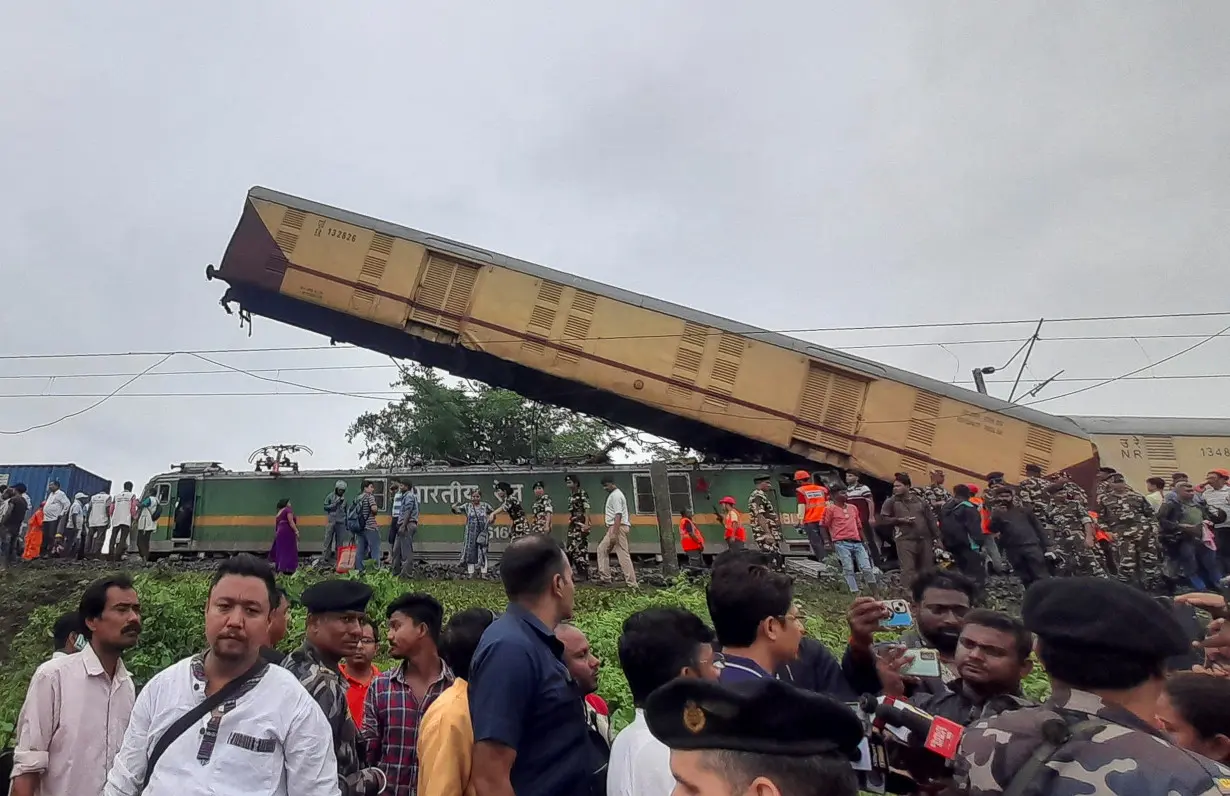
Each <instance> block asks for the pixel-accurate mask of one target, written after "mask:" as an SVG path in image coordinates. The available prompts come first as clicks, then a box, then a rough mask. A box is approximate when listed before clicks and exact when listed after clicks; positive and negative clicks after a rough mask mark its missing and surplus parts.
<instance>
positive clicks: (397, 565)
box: [390, 481, 419, 578]
mask: <svg viewBox="0 0 1230 796" xmlns="http://www.w3.org/2000/svg"><path fill="white" fill-rule="evenodd" d="M393 506H394V511H396V512H397V513H396V514H394V515H393V528H394V531H393V533H392V539H390V542H391V543H392V545H393V561H392V566H391V571H392V572H393V574H395V575H401V576H402V577H403V578H409V577H412V576H413V574H414V536H415V534H417V533H418V530H419V493H418V492H415V491H414V484H412V483H410V482H409V481H402V482H401V484H400V487H399V489H398V492H397V497H396V498H394V500H393Z"/></svg>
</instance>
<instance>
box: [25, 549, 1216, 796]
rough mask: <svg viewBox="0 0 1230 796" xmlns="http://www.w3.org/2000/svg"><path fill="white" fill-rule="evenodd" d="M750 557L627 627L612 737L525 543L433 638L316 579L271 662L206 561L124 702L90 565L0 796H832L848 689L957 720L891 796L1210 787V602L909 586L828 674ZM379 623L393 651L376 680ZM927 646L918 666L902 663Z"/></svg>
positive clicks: (850, 713)
mask: <svg viewBox="0 0 1230 796" xmlns="http://www.w3.org/2000/svg"><path fill="white" fill-rule="evenodd" d="M774 564H775V561H774V560H773V558H772V557H770V556H767V555H764V554H762V553H761V552H759V551H756V550H734V551H729V552H726V553H724V554H722V555H721V556H719V557H718V558H717V559H716V560H715V561H714V562H713V566H712V572H711V576H710V580H709V583H708V585H707V587H706V599H707V607H708V612H709V616H710V620H711V622H712V625H711V626H710V625H707V624H706V623H705V621H703V620H702V619H701V617H699V616H697V615H695V614H693V613H690V612H689V611H686V610H684V609H681V608H677V607H668V606H661V607H652V608H648V609H646V610H643V611H640V612H638V613H636V614H633V615H632V616H629V617H628V618H627V619H626V621H625V622H624V623H623V627H622V634H621V636H620V639H619V643H618V659H619V660H618V665H619V666H620V667H621V669H622V671H623V674H624V676H625V677H626V679H627V682H628V686H629V690H630V692H631V696H632V701H633V705H634V708H635V715H634V718H633V719H632V721H631V723H630V724H629V725H628V726H627V727H625V728H623V729H622V730H621V731H619V732H618V733H614V734H613V733H612V728H611V724H610V721H609V717H608V716H607V715H606V714H607V706H606V705H605V703H603V702H602V701H601V699H599V698H597V697H596V695H595V694H594V692H595V691H596V689H597V685H598V673H599V671H600V664H601V662H600V661H599V660H597V658H596V657H595V656H594V655H593V653H592V651H591V650H590V648H589V644H588V641H587V639H586V638H585V636H584V634H583V633H582V632H581V631H580V630H579V629H577V627H576V626H574V625H572V624H571V623H570V620H571V619H572V618H573V595H574V580H573V572H572V567H571V565H570V564H569V561H568V558H567V555H566V552H565V550H564V548H563V547H562V546H561V545H560V544H559V543H558V542H556V541H555V540H554V539H552V538H551V537H550V536H549V535H547V534H530V535H528V536H525V537H522V538H520V539H518V540H516V541H514V542H513V543H511V544H510V545H509V547H508V549H507V551H506V552H505V554H504V557H503V560H502V562H501V565H500V578H501V581H502V583H503V585H504V590H505V593H506V595H507V598H508V606H507V608H506V609H505V611H504V612H503V613H502V614H497V613H496V612H494V611H492V610H490V609H488V608H483V607H474V608H468V609H465V610H459V611H456V612H455V613H453V615H452V616H451V617H450V618H449V619H448V620H447V622H446V621H445V614H446V610H445V608H446V607H445V606H443V605H442V604H441V603H440V602H439V601H438V600H437V599H436V598H435V597H433V596H432V595H430V594H427V593H422V592H414V593H407V594H405V595H403V596H401V597H399V598H397V599H395V600H393V601H392V602H391V603H390V604H389V605H388V606H387V608H386V610H385V615H384V616H383V617H382V618H380V619H379V620H377V619H375V618H373V617H371V616H369V615H368V607H369V604H370V601H371V599H372V592H371V589H370V587H369V586H367V585H366V584H365V583H364V582H363V581H362V580H358V579H334V580H325V581H321V582H318V583H316V584H314V585H312V586H311V587H309V588H307V589H306V590H304V591H303V592H302V594H300V595H299V597H298V600H299V602H300V603H301V604H302V605H303V606H304V607H305V608H306V611H307V623H306V632H305V637H304V642H303V644H302V645H301V646H300V647H298V648H297V649H295V650H293V651H290V652H289V653H287V652H283V651H279V650H278V649H277V646H278V645H279V644H280V642H281V641H282V640H283V638H284V637H285V634H286V621H287V611H288V608H289V605H290V598H289V597H288V595H286V594H285V592H283V591H281V590H280V589H279V586H278V584H277V583H276V581H275V576H274V572H273V569H272V567H270V565H269V564H268V563H267V562H266V561H263V560H259V559H257V558H254V557H252V556H249V555H238V556H234V557H232V558H229V559H226V560H224V561H223V562H222V563H221V564H220V565H219V566H218V567H217V569H216V571H215V573H214V575H213V578H212V581H211V587H210V590H209V595H208V599H207V604H206V605H205V607H204V613H205V617H204V618H205V639H204V643H203V651H202V652H200V653H198V654H196V655H193V656H191V657H189V658H186V659H184V660H181V661H179V662H177V663H174V664H172V665H171V666H169V667H168V668H166V669H164V670H163V671H161V672H159V673H157V674H155V675H154V676H153V677H152V678H151V679H150V680H149V682H148V683H146V684H145V685H144V687H143V688H141V689H140V691H139V693H138V691H137V688H136V686H135V683H134V682H133V680H132V677H131V676H130V675H129V673H128V671H127V669H126V668H125V666H124V662H123V656H124V653H125V652H126V651H127V650H129V649H131V648H132V647H133V646H135V645H136V644H137V643H138V642H139V639H140V630H141V604H140V596H139V595H138V594H137V592H136V590H135V589H134V587H133V583H132V581H130V580H129V579H128V578H127V577H125V576H123V575H113V576H111V577H107V578H105V579H102V580H99V581H97V582H95V583H92V584H91V585H90V586H89V587H88V588H87V589H86V590H85V593H84V594H83V596H82V598H81V603H80V609H79V611H78V613H77V614H76V615H75V616H69V617H65V618H63V619H62V620H61V621H60V622H58V623H57V626H56V631H55V645H56V650H55V651H54V654H53V657H52V659H51V660H49V661H47V662H46V663H44V664H43V665H42V666H40V667H39V669H38V670H37V671H36V673H35V674H34V677H33V679H32V681H31V683H30V686H29V691H28V694H27V698H26V701H25V704H24V706H23V708H22V711H21V715H20V718H19V721H18V726H17V729H16V744H15V745H16V750H15V754H14V767H13V771H12V791H11V793H12V794H13V796H34V794H41V795H42V796H70V795H71V796H83V795H92V794H103V795H105V796H137V794H145V796H196V794H202V795H203V794H254V795H257V796H259V795H260V794H279V795H282V794H287V795H292V794H293V796H336V795H337V794H346V795H347V796H367V795H369V794H370V795H372V796H374V794H378V793H385V794H391V796H411V794H419V796H457V795H458V794H467V795H469V794H473V795H474V796H497V795H498V796H507V794H518V796H578V795H580V794H607V796H666V794H671V793H675V794H686V795H687V796H701V795H702V794H703V795H704V796H708V795H709V794H721V796H740V795H742V794H760V795H763V796H773V795H775V794H776V795H777V796H811V795H812V794H815V795H816V796H819V795H820V794H825V795H826V796H854V794H855V793H857V791H858V788H859V784H860V777H863V778H865V777H866V776H867V772H868V770H869V768H870V767H869V766H868V765H866V763H867V761H868V759H869V755H868V749H869V746H868V734H869V733H871V734H872V735H873V736H874V731H875V728H876V725H875V724H870V725H869V723H868V720H867V719H868V717H867V715H865V714H864V713H860V712H859V710H856V709H855V707H853V706H852V705H857V704H858V701H859V698H860V696H863V695H879V699H880V700H881V701H885V700H887V701H889V703H890V704H891V703H892V701H893V700H908V701H909V702H910V703H911V704H912V705H913V706H914V707H915V708H916V709H918V710H922V711H925V713H924V714H923V715H929V716H931V717H939V718H935V719H934V721H937V722H938V721H940V720H941V719H942V720H944V721H947V722H950V723H951V726H953V727H964V735H963V736H962V737H961V741H960V749H959V752H958V753H957V754H955V755H953V757H954V760H953V764H952V765H951V766H943V765H941V766H939V767H936V766H935V765H934V763H935V761H936V760H938V759H939V758H935V759H932V760H931V761H930V763H929V764H928V765H922V766H921V768H924V769H928V770H929V771H931V773H930V774H928V775H927V776H926V777H922V776H920V775H918V774H917V771H918V770H919V769H920V766H919V765H918V763H917V760H913V762H912V757H916V755H917V753H919V749H917V748H914V747H916V746H918V744H915V743H913V742H906V741H902V740H901V739H898V740H899V742H898V744H897V746H899V747H900V748H899V749H897V750H896V752H895V753H894V755H897V754H898V753H899V754H900V757H899V758H897V757H895V758H894V760H895V762H893V765H891V766H890V769H891V770H890V772H889V773H890V774H891V775H892V776H895V777H897V781H896V787H894V788H893V790H894V792H918V793H924V792H925V793H936V792H940V790H942V789H944V788H948V789H953V790H952V792H961V793H967V794H973V795H974V796H982V794H999V793H1022V792H1025V791H1024V790H1023V789H1022V788H1021V786H1020V785H1019V784H1015V783H1018V782H1019V781H1020V779H1021V778H1022V777H1024V778H1026V779H1028V780H1030V781H1032V782H1033V787H1034V790H1032V791H1029V792H1032V793H1039V794H1055V795H1056V796H1076V795H1077V794H1104V793H1114V794H1126V795H1128V796H1136V795H1137V794H1139V795H1140V796H1144V794H1176V795H1177V796H1186V795H1187V794H1201V795H1202V796H1207V795H1208V794H1215V793H1225V792H1227V790H1230V768H1226V767H1223V766H1222V763H1223V762H1225V761H1228V760H1230V678H1228V677H1227V676H1226V675H1227V673H1228V672H1230V627H1224V626H1223V625H1224V623H1225V619H1224V618H1223V617H1226V616H1230V612H1228V611H1227V607H1226V603H1225V600H1224V599H1222V598H1221V597H1219V596H1217V595H1214V594H1208V593H1205V594H1193V595H1188V596H1185V597H1182V598H1178V600H1177V605H1176V604H1174V603H1168V602H1163V601H1162V600H1159V599H1158V598H1154V597H1150V596H1148V595H1147V594H1145V593H1144V592H1143V591H1141V590H1139V589H1136V588H1133V587H1131V586H1128V585H1126V584H1122V583H1119V582H1116V581H1114V580H1111V579H1107V578H1087V577H1073V578H1057V579H1045V580H1042V581H1040V582H1037V583H1035V584H1033V585H1032V586H1031V587H1030V588H1029V590H1028V591H1027V593H1026V599H1025V603H1024V606H1023V615H1022V619H1016V618H1014V617H1011V616H1009V615H1006V614H1002V613H998V612H994V611H989V610H984V609H979V608H977V600H978V594H979V588H978V585H977V583H975V582H974V581H973V580H972V579H970V578H968V577H966V576H964V575H963V574H961V573H960V572H956V571H931V572H924V573H920V574H919V575H918V577H917V578H915V580H914V582H913V584H912V588H911V600H910V602H911V611H912V619H911V621H912V623H913V630H911V631H910V632H909V633H906V634H905V635H903V636H901V637H900V638H898V639H896V640H894V641H882V642H877V640H876V634H877V633H879V632H880V631H881V630H883V623H884V622H885V621H886V620H887V619H888V618H889V616H890V614H892V613H893V611H892V609H891V608H890V607H889V606H888V605H887V604H886V603H884V602H882V601H880V600H877V599H875V598H873V597H868V596H858V597H856V598H855V599H854V600H853V602H852V604H851V606H850V608H849V611H848V614H847V621H848V624H849V638H848V642H847V644H846V648H845V649H844V651H843V653H842V655H841V657H840V658H837V657H835V656H834V655H833V654H832V653H831V652H830V651H829V650H828V649H827V648H826V647H825V646H824V645H823V644H822V643H820V642H819V641H817V640H815V639H812V638H809V637H807V635H806V632H805V619H806V617H805V616H804V614H803V612H802V607H801V606H800V604H799V603H798V602H797V601H796V599H795V595H794V584H793V580H792V578H791V577H790V576H788V575H786V574H784V573H781V572H778V571H776V570H775V569H774ZM1192 606H1199V607H1200V608H1203V609H1205V610H1208V611H1210V612H1211V613H1213V614H1215V615H1216V616H1217V617H1218V618H1217V619H1216V620H1215V621H1214V622H1213V623H1212V624H1211V625H1210V626H1209V628H1208V637H1207V638H1204V637H1203V635H1202V634H1201V633H1199V632H1197V631H1193V630H1192V629H1191V628H1188V627H1185V626H1184V624H1183V622H1181V621H1180V619H1179V618H1177V617H1178V613H1177V612H1178V611H1179V610H1180V609H1187V610H1191V608H1192ZM381 624H383V630H384V632H383V636H384V638H385V639H386V640H387V644H388V648H387V649H388V655H389V656H390V657H391V658H393V659H394V660H395V661H396V665H395V666H393V667H392V668H390V669H388V670H386V671H383V672H380V671H377V670H376V669H375V667H374V666H373V665H372V661H373V660H374V659H375V657H376V651H377V644H378V642H379V640H380V636H381V633H380V627H379V626H380V625H381ZM1202 638H1203V640H1201V639H1202ZM1200 646H1203V647H1205V648H1206V649H1204V650H1197V649H1196V648H1198V647H1200ZM924 650H931V651H934V653H935V654H936V655H938V659H939V669H938V670H937V671H938V673H935V672H932V673H926V674H922V673H914V674H912V673H911V669H910V664H911V661H913V660H914V659H915V658H916V657H917V655H918V654H919V653H920V652H922V651H924ZM1035 652H1036V654H1037V658H1038V659H1039V660H1040V661H1041V663H1042V664H1043V665H1044V666H1045V668H1046V671H1047V674H1048V676H1049V677H1050V680H1051V687H1052V692H1051V696H1050V698H1049V699H1048V700H1047V701H1046V702H1045V703H1043V704H1041V705H1036V704H1034V703H1033V702H1032V701H1030V700H1029V698H1028V697H1027V696H1026V695H1025V694H1024V693H1023V691H1022V683H1023V680H1024V679H1025V677H1026V676H1027V675H1028V674H1029V672H1030V669H1031V666H1032V660H1033V658H1032V657H1031V656H1032V654H1033V653H1035ZM1197 652H1200V653H1202V654H1197ZM611 663H612V662H607V664H608V665H610V664H611ZM1176 670H1187V671H1183V672H1180V673H1177V674H1176V673H1174V672H1175V671H1176ZM866 699H867V697H864V702H866ZM860 710H865V707H863V708H860ZM890 762H892V761H890ZM941 762H942V761H941ZM860 772H862V773H861V774H860ZM901 777H905V778H906V780H905V781H907V782H909V783H910V784H909V786H908V787H907V788H906V789H905V790H902V789H901V787H900V784H901V781H902V780H901ZM911 777H913V779H911ZM911 788H912V789H913V791H911Z"/></svg>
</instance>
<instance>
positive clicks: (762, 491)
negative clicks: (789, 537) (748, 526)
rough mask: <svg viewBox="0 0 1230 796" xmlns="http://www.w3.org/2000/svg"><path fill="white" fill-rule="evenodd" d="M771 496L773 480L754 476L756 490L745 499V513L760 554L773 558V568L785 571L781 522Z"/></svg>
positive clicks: (763, 476)
mask: <svg viewBox="0 0 1230 796" xmlns="http://www.w3.org/2000/svg"><path fill="white" fill-rule="evenodd" d="M774 497H775V495H774V494H773V479H772V478H771V477H770V476H767V475H759V476H756V488H755V489H753V490H752V494H751V495H749V496H748V498H747V513H748V514H749V515H750V516H751V518H752V536H753V538H755V540H756V546H757V547H759V548H760V550H761V552H763V553H767V554H768V555H770V556H772V558H773V568H774V569H777V570H781V569H785V559H784V557H783V556H782V522H781V518H780V517H779V516H778V514H777V506H776V505H775V503H776V501H775V500H774Z"/></svg>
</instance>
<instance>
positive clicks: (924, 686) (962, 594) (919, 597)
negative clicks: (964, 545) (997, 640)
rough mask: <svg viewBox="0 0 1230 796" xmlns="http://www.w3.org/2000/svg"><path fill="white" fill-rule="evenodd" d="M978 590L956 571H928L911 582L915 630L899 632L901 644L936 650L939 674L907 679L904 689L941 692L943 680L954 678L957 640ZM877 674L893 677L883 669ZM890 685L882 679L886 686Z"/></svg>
mask: <svg viewBox="0 0 1230 796" xmlns="http://www.w3.org/2000/svg"><path fill="white" fill-rule="evenodd" d="M977 593H978V587H977V585H976V584H975V583H974V582H973V581H972V580H970V579H969V578H967V577H965V576H964V575H962V574H960V573H959V572H930V573H928V574H926V575H924V576H922V577H921V578H919V579H918V580H917V581H916V582H915V583H914V588H913V589H912V591H911V597H912V608H913V612H914V620H915V622H916V626H917V630H911V631H909V632H908V633H904V634H902V636H901V639H900V645H901V646H902V647H904V648H905V649H906V650H913V649H923V648H929V649H933V650H935V651H936V652H938V653H939V658H940V676H939V677H921V678H918V679H917V680H916V681H912V682H910V683H907V688H906V691H907V693H909V694H910V695H911V696H913V695H916V694H918V693H919V692H925V693H930V694H943V693H945V692H946V691H947V685H946V683H949V682H951V681H953V680H955V679H957V672H956V664H955V659H956V654H957V642H958V640H959V639H960V638H961V628H962V627H964V625H965V615H966V614H968V613H969V612H970V607H971V605H972V604H973V601H974V598H975V597H976V596H977ZM889 657H890V658H892V657H893V655H891V654H890V655H889ZM880 677H881V680H885V679H890V680H891V679H892V677H891V675H889V676H887V677H886V673H885V672H884V671H883V670H881V672H880ZM893 686H894V684H893V683H889V682H885V683H884V687H885V688H886V689H890V688H892V687H893Z"/></svg>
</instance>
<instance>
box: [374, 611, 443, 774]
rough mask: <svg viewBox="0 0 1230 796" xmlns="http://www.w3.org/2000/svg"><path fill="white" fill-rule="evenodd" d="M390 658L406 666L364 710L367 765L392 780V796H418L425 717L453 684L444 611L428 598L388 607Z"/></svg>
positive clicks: (377, 683) (390, 675)
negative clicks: (444, 646) (444, 651)
mask: <svg viewBox="0 0 1230 796" xmlns="http://www.w3.org/2000/svg"><path fill="white" fill-rule="evenodd" d="M387 613H388V618H389V632H388V639H389V654H390V655H391V656H393V657H394V658H397V659H400V660H401V664H400V665H398V666H397V667H396V668H395V669H393V670H391V671H387V672H384V673H382V674H381V675H379V676H378V677H376V678H375V679H374V680H372V683H371V686H369V688H368V690H367V700H366V701H365V702H364V705H363V730H362V733H361V735H360V739H361V741H362V743H363V745H364V748H365V750H366V754H365V755H364V757H365V759H366V760H367V762H368V763H369V764H371V765H374V766H377V767H378V768H380V770H382V771H383V772H384V773H385V776H386V777H387V778H388V788H387V789H386V790H385V791H384V792H385V793H386V794H388V795H389V796H414V795H415V794H416V793H417V792H418V779H419V757H418V736H419V725H420V723H421V722H422V721H423V714H424V713H426V712H427V708H429V707H431V704H432V703H433V702H435V701H436V698H437V697H438V696H440V694H441V693H442V692H443V691H444V690H445V689H446V688H448V687H449V686H450V685H452V684H453V679H454V677H453V672H452V670H450V669H449V668H448V664H446V663H445V662H444V661H443V660H442V659H441V658H440V651H439V649H438V647H437V646H436V645H437V643H438V642H439V639H440V629H441V626H442V625H443V623H444V608H443V606H441V605H440V602H439V601H438V600H436V598H434V597H432V596H431V595H429V594H403V595H402V596H401V597H398V598H397V599H396V600H394V601H393V602H392V603H390V604H389V607H388V612H387Z"/></svg>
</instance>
